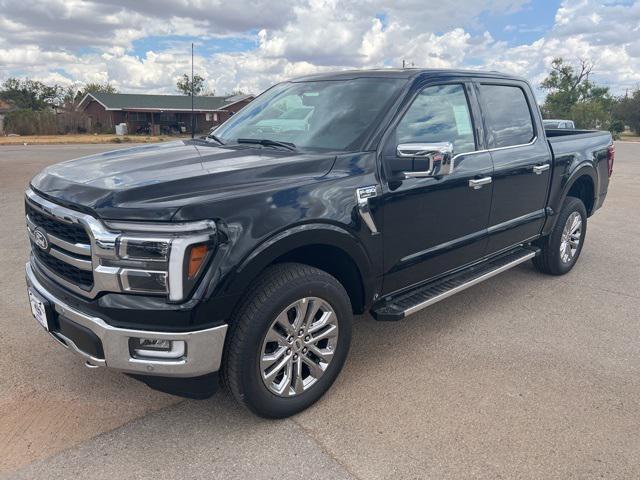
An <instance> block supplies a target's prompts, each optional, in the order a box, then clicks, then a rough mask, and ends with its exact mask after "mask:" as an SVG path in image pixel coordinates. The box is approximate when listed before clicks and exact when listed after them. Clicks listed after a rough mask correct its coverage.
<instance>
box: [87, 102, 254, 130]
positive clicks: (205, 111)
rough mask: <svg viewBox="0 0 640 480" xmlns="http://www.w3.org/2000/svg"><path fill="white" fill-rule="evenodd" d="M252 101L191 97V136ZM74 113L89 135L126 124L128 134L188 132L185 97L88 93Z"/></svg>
mask: <svg viewBox="0 0 640 480" xmlns="http://www.w3.org/2000/svg"><path fill="white" fill-rule="evenodd" d="M253 98H254V96H253V95H234V96H230V97H195V98H194V109H193V111H194V130H195V132H196V133H203V132H207V131H209V129H210V128H211V127H214V126H216V125H219V124H221V123H222V122H224V121H225V120H227V119H228V118H229V117H230V116H231V115H233V114H234V113H235V112H237V111H238V110H240V109H241V108H242V107H244V106H245V105H246V104H248V103H249V102H250V101H251V100H253ZM78 110H80V111H82V112H84V113H85V114H86V115H87V118H88V125H87V129H88V130H89V131H103V132H109V133H112V132H114V131H115V126H116V125H118V124H119V123H126V124H127V127H128V132H129V133H136V132H137V131H140V130H143V129H147V128H148V129H149V131H150V132H151V133H153V134H156V135H157V134H163V133H190V132H191V97H190V96H188V95H138V94H129V93H88V94H87V95H85V97H84V98H83V99H82V101H81V102H80V103H79V104H78Z"/></svg>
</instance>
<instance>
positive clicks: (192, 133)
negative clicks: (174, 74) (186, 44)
mask: <svg viewBox="0 0 640 480" xmlns="http://www.w3.org/2000/svg"><path fill="white" fill-rule="evenodd" d="M194 83H195V82H194V81H193V42H191V139H192V140H193V139H194V138H195V132H194V130H193V129H194V123H193V94H194V91H195V89H194V88H193V84H194Z"/></svg>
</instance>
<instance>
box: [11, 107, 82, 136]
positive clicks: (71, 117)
mask: <svg viewBox="0 0 640 480" xmlns="http://www.w3.org/2000/svg"><path fill="white" fill-rule="evenodd" d="M87 125H88V117H87V115H85V114H84V113H82V112H76V111H70V112H59V113H55V112H53V111H52V110H38V111H34V110H14V111H12V112H8V113H6V114H5V115H4V132H3V133H4V134H11V133H14V134H18V135H56V134H59V133H86V132H87Z"/></svg>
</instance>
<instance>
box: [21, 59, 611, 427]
mask: <svg viewBox="0 0 640 480" xmlns="http://www.w3.org/2000/svg"><path fill="white" fill-rule="evenodd" d="M292 111H293V112H301V111H302V112H304V115H297V116H296V118H298V120H297V122H298V123H296V125H295V128H292V127H291V120H290V117H291V116H292V115H293V114H291V113H290V112H292ZM613 161H614V147H613V144H612V140H611V135H610V134H609V133H607V132H597V131H581V130H548V131H545V130H544V128H543V124H542V117H541V115H540V111H539V109H538V106H537V104H536V100H535V98H534V96H533V93H532V90H531V87H530V86H529V84H528V83H527V82H526V81H525V80H523V79H520V78H516V77H513V76H510V75H503V74H499V73H482V72H477V71H453V70H420V69H403V70H393V69H385V70H372V71H347V72H339V73H330V74H320V75H313V76H307V77H304V78H298V79H295V80H291V81H287V82H283V83H280V84H278V85H276V86H274V87H272V88H270V89H269V90H267V91H266V92H264V93H263V94H262V95H260V96H259V97H258V98H257V99H255V100H254V101H253V102H252V103H250V104H249V105H247V106H246V107H245V108H244V109H243V110H241V111H240V112H238V113H237V114H235V115H234V116H233V117H231V118H230V119H229V120H228V121H227V122H226V123H224V124H223V125H221V126H220V127H219V128H218V129H217V130H215V131H214V132H213V133H212V134H210V135H209V136H208V137H207V138H205V139H197V140H181V141H175V142H171V143H166V144H157V145H144V146H139V147H134V148H130V149H125V150H117V151H112V152H107V153H100V154H96V155H92V156H89V157H85V158H81V159H78V160H72V161H68V162H63V163H60V164H57V165H52V166H50V167H48V168H46V169H45V170H43V171H42V172H41V173H40V174H38V175H36V176H35V177H34V178H33V179H32V180H31V182H30V185H29V187H28V189H27V191H26V197H25V207H26V222H27V227H28V228H27V229H28V235H29V238H30V241H31V256H30V259H29V262H28V263H27V265H26V276H27V283H28V294H29V299H30V304H31V309H32V313H33V315H34V316H35V317H36V319H37V320H38V321H39V322H40V324H41V325H42V326H43V327H44V328H45V329H46V331H47V332H48V333H49V334H50V335H51V337H52V338H53V339H55V340H56V341H58V342H59V343H60V344H62V345H63V346H65V347H67V348H68V349H69V350H70V351H72V352H74V353H76V354H78V355H79V356H80V357H82V358H83V360H84V361H85V362H86V365H87V366H88V367H91V368H95V367H107V368H112V369H116V370H119V371H122V372H125V373H127V374H129V375H132V376H134V377H135V378H137V379H139V380H142V381H144V382H145V383H147V384H148V385H149V386H151V387H153V388H156V389H160V390H163V391H167V392H172V393H176V394H181V395H184V396H187V397H195V398H205V397H208V396H210V395H211V394H212V393H213V392H214V391H215V390H216V388H217V386H218V383H219V375H220V377H221V379H222V380H224V381H225V383H226V384H227V385H228V386H229V388H230V390H231V392H232V393H233V395H234V396H235V398H236V399H237V400H238V401H240V402H241V403H242V404H244V405H245V406H246V407H248V408H249V409H251V410H252V411H253V412H255V413H256V414H258V415H262V416H265V417H285V416H288V415H292V414H294V413H296V412H299V411H301V410H302V409H304V408H306V407H308V406H310V405H311V404H312V403H313V402H315V401H316V400H318V398H320V396H321V395H322V394H323V393H324V392H326V391H327V389H328V388H329V387H330V386H331V384H332V383H333V381H334V380H335V379H336V377H337V375H338V374H339V372H340V370H341V369H342V367H343V365H344V363H345V360H346V358H347V353H348V351H349V344H350V341H351V324H352V317H353V315H354V314H361V313H364V312H370V313H371V315H372V316H373V318H375V319H377V320H381V321H396V320H401V319H403V318H404V317H406V316H408V315H410V314H412V313H415V312H417V311H420V310H422V309H423V308H425V307H428V306H429V305H431V304H433V303H435V302H437V301H439V300H442V299H444V298H447V297H449V296H450V295H452V294H455V293H457V292H459V291H461V290H464V289H466V288H468V287H470V286H472V285H474V284H477V283H478V282H481V281H483V280H485V279H487V278H490V277H492V276H494V275H496V274H498V273H500V272H503V271H505V270H507V269H509V268H512V267H514V266H516V265H518V264H521V263H523V262H525V261H528V260H532V261H533V264H534V265H535V267H536V268H537V269H538V270H540V271H541V272H544V273H548V274H553V275H561V274H565V273H567V272H569V271H570V270H571V268H572V267H573V266H574V265H575V263H576V261H577V260H578V257H579V256H580V251H581V249H582V247H583V245H584V241H585V234H586V231H587V219H588V218H589V217H590V216H591V215H593V213H594V212H595V211H596V210H597V209H598V208H600V207H601V206H602V204H603V202H604V199H605V196H606V194H607V186H608V183H609V177H610V176H611V173H612V168H613ZM524 294H525V292H523V295H524ZM514 313H515V312H514Z"/></svg>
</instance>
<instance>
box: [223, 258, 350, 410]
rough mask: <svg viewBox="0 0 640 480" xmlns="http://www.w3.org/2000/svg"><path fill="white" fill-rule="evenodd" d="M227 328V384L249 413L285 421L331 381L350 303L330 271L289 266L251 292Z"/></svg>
mask: <svg viewBox="0 0 640 480" xmlns="http://www.w3.org/2000/svg"><path fill="white" fill-rule="evenodd" d="M249 291H250V295H249V296H248V297H247V298H246V299H245V301H244V303H243V304H242V305H241V307H240V309H239V310H238V314H237V316H236V318H235V321H234V322H232V326H231V331H230V334H229V340H228V342H227V348H226V361H225V378H226V380H227V383H228V385H229V387H230V389H231V392H232V393H233V395H234V396H235V398H236V399H237V400H238V401H239V402H240V403H242V404H244V405H245V406H246V407H248V408H249V409H250V410H251V411H253V412H254V413H256V414H258V415H260V416H263V417H269V418H281V417H288V416H290V415H293V414H295V413H298V412H300V411H301V410H304V409H305V408H307V407H309V406H310V405H311V404H313V403H314V402H315V401H317V400H318V399H319V398H320V397H321V396H322V395H323V394H324V393H325V392H326V391H327V390H328V389H329V387H330V386H331V384H332V383H333V381H334V380H335V379H336V377H337V376H338V374H339V373H340V370H341V369H342V366H343V365H344V362H345V360H346V358H347V353H348V351H349V344H350V342H351V318H352V313H351V303H350V301H349V297H348V295H347V293H346V291H345V290H344V288H343V287H342V285H341V284H340V283H339V282H338V281H337V280H336V279H335V278H334V277H332V276H331V275H329V274H328V273H326V272H324V271H322V270H319V269H316V268H313V267H309V266H307V265H301V264H295V263H288V264H279V265H275V266H273V267H270V268H269V269H268V270H267V271H265V272H264V274H263V275H261V277H260V278H259V279H258V280H257V281H256V283H255V284H254V285H253V287H252V288H250V289H249Z"/></svg>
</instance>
